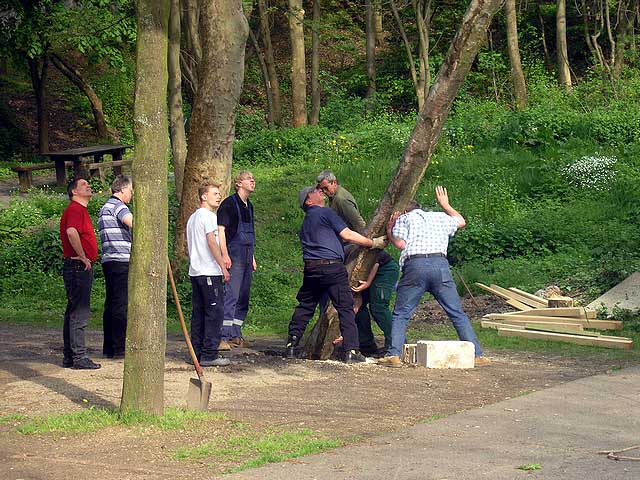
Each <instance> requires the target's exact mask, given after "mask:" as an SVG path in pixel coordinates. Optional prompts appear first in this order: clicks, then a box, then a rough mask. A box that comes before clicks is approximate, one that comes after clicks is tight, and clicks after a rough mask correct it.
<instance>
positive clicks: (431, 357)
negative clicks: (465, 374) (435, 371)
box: [416, 340, 475, 368]
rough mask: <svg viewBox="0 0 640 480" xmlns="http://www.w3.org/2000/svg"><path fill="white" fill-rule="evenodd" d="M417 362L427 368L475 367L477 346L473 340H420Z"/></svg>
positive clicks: (417, 349)
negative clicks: (475, 346)
mask: <svg viewBox="0 0 640 480" xmlns="http://www.w3.org/2000/svg"><path fill="white" fill-rule="evenodd" d="M417 345H418V346H417V348H416V363H417V364H418V365H421V366H423V367H427V368H473V366H474V361H475V348H474V346H473V343H471V342H458V341H449V340H441V341H436V340H419V341H418V344H417Z"/></svg>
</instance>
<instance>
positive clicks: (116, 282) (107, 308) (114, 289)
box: [102, 262, 129, 356]
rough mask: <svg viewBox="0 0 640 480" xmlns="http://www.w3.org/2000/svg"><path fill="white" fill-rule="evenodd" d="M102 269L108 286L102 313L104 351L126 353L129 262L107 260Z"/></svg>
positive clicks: (106, 286)
mask: <svg viewBox="0 0 640 480" xmlns="http://www.w3.org/2000/svg"><path fill="white" fill-rule="evenodd" d="M102 271H103V272H104V283H105V288H106V296H105V299H104V314H103V315H102V328H103V330H104V342H103V344H102V353H103V354H105V355H107V356H113V355H124V343H125V338H126V335H127V305H128V303H129V289H128V285H129V263H128V262H105V263H103V264H102Z"/></svg>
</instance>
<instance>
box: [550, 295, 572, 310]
mask: <svg viewBox="0 0 640 480" xmlns="http://www.w3.org/2000/svg"><path fill="white" fill-rule="evenodd" d="M547 301H548V302H549V308H559V307H573V298H571V297H549V298H548V299H547Z"/></svg>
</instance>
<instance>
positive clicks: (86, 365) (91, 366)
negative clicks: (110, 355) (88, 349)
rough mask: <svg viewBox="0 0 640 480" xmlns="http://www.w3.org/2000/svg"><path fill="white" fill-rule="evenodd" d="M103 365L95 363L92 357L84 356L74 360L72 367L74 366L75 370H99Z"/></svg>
mask: <svg viewBox="0 0 640 480" xmlns="http://www.w3.org/2000/svg"><path fill="white" fill-rule="evenodd" d="M101 366H102V365H100V364H99V363H95V362H94V361H93V360H91V359H90V358H88V357H84V358H81V359H80V360H78V361H76V362H73V366H72V367H71V368H73V369H74V370H97V369H98V368H100V367H101Z"/></svg>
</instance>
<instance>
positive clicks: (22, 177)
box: [11, 160, 132, 192]
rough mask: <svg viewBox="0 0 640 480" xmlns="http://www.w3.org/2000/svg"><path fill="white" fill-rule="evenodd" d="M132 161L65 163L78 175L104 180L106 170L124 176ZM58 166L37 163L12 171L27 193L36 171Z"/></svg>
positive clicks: (23, 190) (66, 166) (21, 189)
mask: <svg viewBox="0 0 640 480" xmlns="http://www.w3.org/2000/svg"><path fill="white" fill-rule="evenodd" d="M131 162H132V160H114V161H112V162H92V163H87V162H80V163H79V164H78V163H77V162H73V161H66V162H64V166H65V168H70V167H74V168H75V169H76V175H80V176H87V173H88V174H89V175H91V176H99V177H100V178H104V171H103V169H104V168H109V167H111V168H112V169H113V173H114V175H120V174H122V167H123V166H124V165H131ZM55 168H56V164H55V163H54V162H52V163H36V164H34V165H24V166H17V167H12V168H11V170H13V171H14V172H17V173H18V181H19V182H20V191H22V192H26V191H27V190H29V189H30V188H31V186H32V185H33V172H34V171H36V170H49V169H55Z"/></svg>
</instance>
